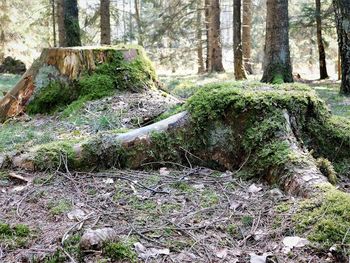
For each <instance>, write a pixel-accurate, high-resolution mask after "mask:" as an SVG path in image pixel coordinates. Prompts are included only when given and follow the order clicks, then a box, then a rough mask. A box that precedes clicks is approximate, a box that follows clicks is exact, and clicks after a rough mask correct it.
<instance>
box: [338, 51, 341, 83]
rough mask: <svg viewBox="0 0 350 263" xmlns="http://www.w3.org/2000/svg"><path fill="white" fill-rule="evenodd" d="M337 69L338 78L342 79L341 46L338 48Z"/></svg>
mask: <svg viewBox="0 0 350 263" xmlns="http://www.w3.org/2000/svg"><path fill="white" fill-rule="evenodd" d="M337 69H338V80H341V59H340V50H339V48H338V58H337Z"/></svg>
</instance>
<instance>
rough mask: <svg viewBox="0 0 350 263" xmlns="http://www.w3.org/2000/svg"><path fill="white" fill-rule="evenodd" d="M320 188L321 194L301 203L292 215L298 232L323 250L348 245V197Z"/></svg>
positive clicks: (323, 187) (327, 188) (349, 205)
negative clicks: (305, 234) (305, 235)
mask: <svg viewBox="0 0 350 263" xmlns="http://www.w3.org/2000/svg"><path fill="white" fill-rule="evenodd" d="M321 188H322V190H323V193H322V194H320V195H318V196H315V197H314V198H312V199H309V200H306V201H304V202H303V203H302V204H301V206H300V208H299V211H298V213H297V214H296V215H295V217H294V222H295V223H296V225H297V229H298V231H299V232H300V233H305V232H306V233H307V234H308V238H309V239H310V240H311V241H315V242H318V243H320V244H321V245H322V246H323V247H324V248H326V249H329V248H330V247H331V246H333V245H335V244H338V245H339V244H350V235H349V231H350V195H349V194H347V193H344V192H341V191H339V190H337V189H336V188H334V187H332V186H322V187H321ZM347 252H348V253H350V250H349V249H348V251H347Z"/></svg>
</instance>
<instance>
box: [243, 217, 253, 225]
mask: <svg viewBox="0 0 350 263" xmlns="http://www.w3.org/2000/svg"><path fill="white" fill-rule="evenodd" d="M241 221H242V224H243V226H245V227H250V226H252V225H253V222H254V218H253V217H251V216H243V217H242V219H241Z"/></svg>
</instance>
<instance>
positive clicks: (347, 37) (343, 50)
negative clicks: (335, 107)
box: [333, 0, 350, 95]
mask: <svg viewBox="0 0 350 263" xmlns="http://www.w3.org/2000/svg"><path fill="white" fill-rule="evenodd" d="M333 5H334V11H335V17H336V22H337V32H338V44H339V50H340V57H341V71H342V83H341V87H340V92H341V93H344V94H347V95H350V52H349V50H350V4H349V1H348V0H333Z"/></svg>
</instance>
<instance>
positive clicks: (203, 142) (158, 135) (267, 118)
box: [3, 83, 350, 195]
mask: <svg viewBox="0 0 350 263" xmlns="http://www.w3.org/2000/svg"><path fill="white" fill-rule="evenodd" d="M185 108H186V110H187V111H184V112H181V113H178V114H176V115H174V116H172V117H170V118H168V119H166V120H163V121H161V122H157V123H155V124H152V125H150V126H147V127H143V128H140V129H137V130H134V131H131V132H128V133H125V134H111V133H102V134H99V135H97V136H93V137H91V138H87V139H85V140H82V141H65V142H54V143H51V144H48V145H43V146H38V147H36V148H34V149H32V150H30V151H29V152H27V153H21V154H16V155H14V156H13V155H12V156H7V157H6V158H3V160H4V162H3V164H4V165H5V166H6V165H7V166H14V167H21V168H26V169H31V170H43V169H44V170H45V169H48V168H51V169H57V168H58V166H59V165H60V164H62V160H63V159H62V158H64V160H67V164H68V167H69V168H70V169H77V170H88V169H91V167H95V168H102V169H103V168H108V167H119V168H141V167H144V165H145V164H146V163H154V162H155V163H158V164H159V163H162V162H173V163H175V162H176V163H181V164H184V165H195V164H199V165H202V166H207V167H211V168H215V169H220V170H231V171H237V170H238V171H239V174H240V176H245V177H250V178H251V177H262V178H265V179H267V180H268V181H270V182H271V183H277V184H279V185H281V187H282V188H283V189H285V190H286V191H288V192H291V193H294V194H298V195H309V194H311V193H312V192H313V191H316V187H315V186H316V185H318V184H322V183H328V181H334V179H335V178H334V172H333V168H332V165H331V164H330V163H329V162H325V161H318V158H328V159H329V160H331V161H333V164H335V165H336V168H337V170H338V171H341V170H342V171H343V172H344V171H345V172H346V171H348V170H349V166H348V164H349V155H348V152H349V149H350V122H349V121H345V120H343V119H340V120H338V119H336V118H334V117H332V116H331V114H330V113H329V110H328V108H327V107H326V105H325V103H324V102H323V101H322V100H320V99H319V98H318V97H317V96H316V94H315V92H314V91H312V90H311V89H310V88H308V87H306V86H298V85H292V84H291V85H281V86H275V87H273V86H264V85H263V84H261V83H260V84H259V83H256V84H250V85H248V86H245V84H240V83H238V84H224V85H209V86H207V87H204V88H202V89H201V90H200V91H199V92H197V93H196V94H195V95H194V96H193V97H192V98H190V99H189V101H188V102H187V104H186V106H185ZM334 153H336V156H335V154H334ZM334 157H336V158H334ZM320 160H324V159H320ZM327 163H328V165H325V164H327ZM327 166H329V167H327ZM62 168H64V167H63V166H62ZM327 177H328V178H327Z"/></svg>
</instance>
